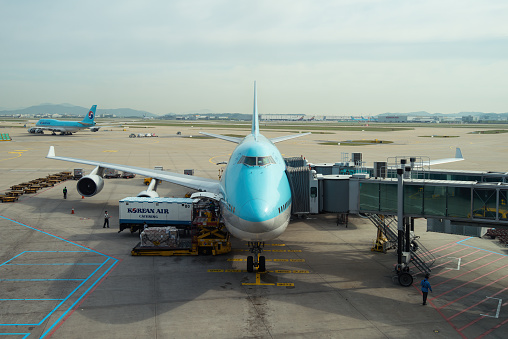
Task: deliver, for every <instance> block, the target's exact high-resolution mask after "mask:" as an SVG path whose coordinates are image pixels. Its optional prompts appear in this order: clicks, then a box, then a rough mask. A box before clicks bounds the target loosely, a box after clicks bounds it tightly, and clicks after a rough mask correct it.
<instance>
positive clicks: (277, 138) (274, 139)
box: [270, 132, 312, 144]
mask: <svg viewBox="0 0 508 339" xmlns="http://www.w3.org/2000/svg"><path fill="white" fill-rule="evenodd" d="M309 134H312V133H311V132H307V133H300V134H291V135H284V136H282V137H276V138H271V139H270V141H271V142H273V143H274V144H275V143H277V142H281V141H285V140H289V139H294V138H299V137H303V136H304V135H309Z"/></svg>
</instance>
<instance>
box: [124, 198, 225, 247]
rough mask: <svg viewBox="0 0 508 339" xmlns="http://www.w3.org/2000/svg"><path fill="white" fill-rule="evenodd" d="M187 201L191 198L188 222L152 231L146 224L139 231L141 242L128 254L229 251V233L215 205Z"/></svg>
mask: <svg viewBox="0 0 508 339" xmlns="http://www.w3.org/2000/svg"><path fill="white" fill-rule="evenodd" d="M186 200H194V202H193V207H194V210H193V218H192V222H191V224H190V225H175V226H173V227H171V228H167V227H164V228H165V229H166V230H165V231H151V229H155V228H156V227H149V228H147V229H145V230H144V231H143V232H142V233H141V239H140V240H141V241H140V242H139V243H138V244H137V245H136V246H135V247H134V248H133V249H132V251H131V254H132V255H135V256H140V255H149V256H173V255H218V254H224V253H228V252H230V251H231V242H230V235H229V233H228V232H227V230H226V227H225V225H224V223H223V222H221V221H220V220H219V218H218V209H217V208H216V205H215V204H214V203H209V202H203V201H199V202H197V201H196V200H197V199H186ZM164 232H166V234H164ZM151 233H153V234H154V235H157V234H160V235H162V237H161V236H160V235H159V237H158V238H157V237H156V236H152V234H151ZM171 233H172V234H171ZM149 237H151V239H156V242H154V241H152V240H150V239H147V238H149ZM159 239H161V240H162V241H159ZM147 240H148V241H147ZM168 244H169V245H170V246H168Z"/></svg>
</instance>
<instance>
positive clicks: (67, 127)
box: [28, 105, 101, 135]
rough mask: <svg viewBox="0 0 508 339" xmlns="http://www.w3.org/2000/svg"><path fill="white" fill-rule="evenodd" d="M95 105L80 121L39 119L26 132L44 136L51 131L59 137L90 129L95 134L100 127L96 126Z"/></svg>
mask: <svg viewBox="0 0 508 339" xmlns="http://www.w3.org/2000/svg"><path fill="white" fill-rule="evenodd" d="M96 109H97V105H93V106H92V107H91V108H90V110H89V111H88V113H87V115H85V117H84V118H83V120H81V121H62V120H55V119H40V120H39V121H37V123H36V124H35V127H32V128H29V129H28V132H30V133H34V134H44V131H51V132H53V134H54V135H55V134H56V133H57V132H59V133H60V135H72V133H76V132H77V131H79V130H82V129H87V128H88V129H90V131H92V132H97V131H98V130H99V128H101V127H100V126H96V122H95V121H94V119H95V111H96Z"/></svg>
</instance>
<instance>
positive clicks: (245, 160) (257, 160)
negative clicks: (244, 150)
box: [238, 155, 275, 166]
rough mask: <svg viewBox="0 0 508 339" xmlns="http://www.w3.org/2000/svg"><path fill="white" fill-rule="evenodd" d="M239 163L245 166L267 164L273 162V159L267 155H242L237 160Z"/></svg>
mask: <svg viewBox="0 0 508 339" xmlns="http://www.w3.org/2000/svg"><path fill="white" fill-rule="evenodd" d="M238 163H239V164H244V165H247V166H267V165H270V164H275V161H274V160H273V158H272V157H271V156H267V157H247V156H245V155H244V156H242V157H241V158H240V160H239V161H238Z"/></svg>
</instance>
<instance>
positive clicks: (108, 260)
mask: <svg viewBox="0 0 508 339" xmlns="http://www.w3.org/2000/svg"><path fill="white" fill-rule="evenodd" d="M0 218H2V219H5V220H8V221H11V222H13V223H15V224H18V225H20V226H23V227H26V228H29V229H32V230H34V231H37V232H40V233H42V234H45V235H48V236H51V237H53V238H56V239H58V240H61V241H64V242H66V243H68V244H71V245H73V246H77V247H79V248H81V249H84V250H80V251H24V252H22V253H19V254H17V255H15V256H14V257H12V258H11V259H9V260H7V261H6V262H4V263H2V264H0V267H1V266H30V265H33V266H39V265H40V266H62V265H66V266H72V265H75V266H97V268H96V269H95V270H94V271H93V272H92V273H91V274H89V275H88V277H86V278H84V279H28V278H27V279H0V282H1V281H32V282H33V281H35V282H37V281H69V282H75V281H81V283H80V284H79V285H78V286H77V287H76V288H74V289H73V290H72V291H71V292H70V293H69V294H68V295H67V297H65V298H64V299H30V298H26V299H22V298H18V299H0V301H19V302H24V301H44V302H47V301H59V303H58V304H57V305H56V306H55V307H54V308H53V309H52V310H51V311H50V312H49V313H48V314H47V315H46V316H45V317H44V318H43V319H42V320H41V321H39V322H38V323H34V324H0V326H40V325H41V324H43V323H44V321H46V320H47V319H48V318H49V317H50V316H51V315H52V314H53V313H55V311H57V310H58V309H59V308H60V307H62V306H63V305H64V304H65V302H68V301H69V299H70V298H71V297H72V296H74V295H75V294H76V293H77V292H78V290H79V289H80V288H82V287H83V285H84V284H85V283H87V282H92V283H91V285H90V286H89V287H88V288H87V289H86V290H85V291H84V292H83V293H82V294H81V295H77V294H76V297H77V300H75V301H74V302H73V303H72V305H70V306H69V307H68V308H67V309H66V310H65V311H64V312H63V314H62V315H61V316H60V317H59V318H58V319H57V320H56V321H55V322H54V323H53V324H48V325H49V327H48V328H47V330H46V331H45V332H44V333H43V334H42V336H41V337H40V338H44V337H45V336H46V335H48V334H49V333H51V331H52V330H53V329H54V328H55V326H56V325H57V324H58V323H59V322H60V321H61V320H62V319H64V318H65V317H66V316H67V315H68V313H69V312H70V311H71V310H72V309H73V308H74V307H75V306H76V305H77V304H78V303H79V302H80V301H81V300H83V298H84V297H85V296H86V295H87V294H88V293H89V292H90V291H91V290H92V289H93V288H94V287H95V286H97V284H98V283H99V281H100V280H101V279H102V278H103V277H105V276H106V274H108V273H109V272H110V271H111V270H112V269H113V267H114V266H115V265H116V264H117V263H118V262H119V260H118V259H116V258H113V257H110V256H108V255H106V254H103V253H100V252H97V251H94V250H92V249H90V248H87V247H84V246H82V245H79V244H76V243H74V242H72V241H69V240H67V239H63V238H61V237H58V236H56V235H53V234H50V233H47V232H44V231H41V230H38V229H36V228H33V227H30V226H28V225H24V224H22V223H20V222H18V221H15V220H12V219H9V218H6V217H4V216H0ZM26 253H93V254H97V255H100V256H102V257H103V258H104V259H105V260H104V262H102V263H100V262H98V263H75V264H73V263H50V264H16V263H11V262H12V261H13V260H15V259H17V258H19V257H20V256H21V255H23V254H26ZM103 268H105V271H104V272H103V273H102V274H101V275H100V276H98V277H94V276H95V275H96V274H97V273H98V272H99V271H100V270H101V269H103ZM30 334H31V333H0V336H3V335H23V336H24V337H23V339H24V338H27V337H28V336H29V335H30Z"/></svg>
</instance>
